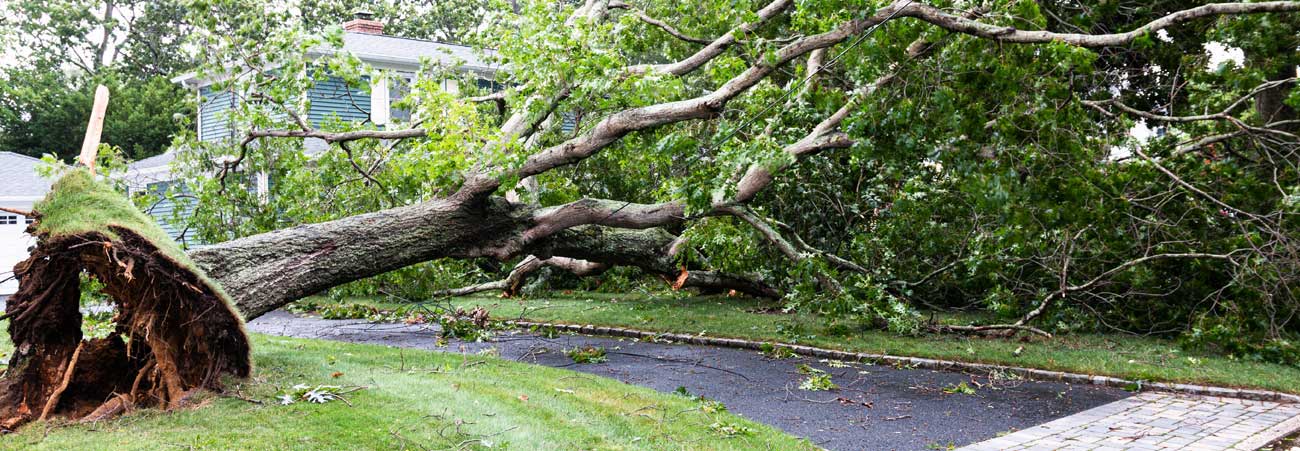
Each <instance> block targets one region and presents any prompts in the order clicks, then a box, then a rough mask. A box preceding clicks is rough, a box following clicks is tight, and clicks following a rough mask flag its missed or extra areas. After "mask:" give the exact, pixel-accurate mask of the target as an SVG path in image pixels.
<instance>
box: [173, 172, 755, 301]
mask: <svg viewBox="0 0 1300 451" xmlns="http://www.w3.org/2000/svg"><path fill="white" fill-rule="evenodd" d="M535 212H536V210H532V209H530V208H528V207H524V206H520V205H518V204H510V203H508V202H506V201H505V200H503V199H500V198H493V197H487V198H483V197H464V196H452V197H450V198H446V199H439V200H433V201H428V202H423V203H420V204H416V205H411V206H406V207H400V208H394V209H390V210H384V211H380V212H375V213H367V214H362V215H357V216H352V217H348V218H343V219H338V220H334V221H329V222H323V223H319V224H308V225H302V226H298V227H293V228H289V229H284V230H279V231H275V232H270V233H264V234H260V235H254V236H250V237H247V238H241V239H237V240H233V241H228V242H225V243H221V244H216V245H212V246H207V247H204V248H201V249H196V250H193V251H191V252H190V253H189V255H190V258H192V259H193V260H194V261H195V263H196V264H198V265H199V267H201V268H202V269H203V270H204V271H206V272H207V274H208V277H211V278H212V279H214V280H216V281H217V282H219V283H220V284H221V286H222V287H224V288H225V290H226V292H227V293H229V295H230V297H231V299H233V300H234V302H235V305H236V307H237V308H238V309H239V311H240V313H241V314H243V316H244V319H245V320H251V319H253V318H256V317H258V316H261V315H263V314H266V313H267V312H270V311H272V310H275V309H277V308H279V307H281V306H283V305H285V304H287V303H290V302H293V301H295V300H298V299H301V298H303V297H306V296H310V295H313V294H316V293H319V292H321V291H324V290H326V289H329V288H331V287H335V286H338V285H342V284H345V283H348V282H352V281H355V280H360V279H364V278H366V277H371V276H376V275H379V274H383V273H386V272H389V271H392V270H395V269H399V268H402V267H406V266H410V265H413V264H416V263H421V262H426V261H430V260H435V259H439V258H448V257H451V258H476V257H493V258H497V259H500V260H505V259H509V258H512V257H515V256H518V255H526V254H532V255H535V256H537V257H538V258H539V259H542V260H546V259H550V258H552V257H566V258H569V259H580V260H585V261H587V262H590V263H593V264H601V265H609V266H635V267H638V268H641V269H643V270H645V271H646V272H649V273H651V274H656V275H660V276H662V277H664V278H665V279H666V280H670V281H671V280H675V279H676V278H677V277H678V276H679V273H680V272H681V268H680V267H679V266H678V265H677V263H676V261H675V250H674V249H673V247H674V246H673V245H674V243H676V241H677V237H676V236H674V235H672V234H670V233H668V232H666V231H664V230H662V229H658V228H652V229H644V230H625V229H611V228H607V227H600V226H579V227H574V228H571V229H566V230H561V231H558V232H555V233H552V234H550V235H547V236H543V237H540V238H538V239H537V240H536V241H532V242H528V241H526V240H525V239H524V237H526V236H530V234H529V233H527V232H529V231H530V230H536V229H537V228H543V227H542V226H539V225H538V224H537V221H536V219H535V216H534V213H535ZM692 272H695V271H692ZM526 273H527V271H525V272H522V273H521V274H519V275H518V276H519V277H523V276H524V275H526ZM489 284H490V285H489V286H486V287H473V288H475V289H474V290H464V291H465V292H469V291H484V290H486V289H508V288H509V287H510V286H511V285H517V284H518V283H517V281H516V283H514V284H511V283H507V284H504V285H501V284H495V283H489ZM498 285H500V286H498ZM467 288H469V287H467ZM678 288H701V289H714V290H724V291H725V290H736V291H738V292H741V293H745V294H749V295H752V296H758V297H769V298H771V297H779V296H780V293H779V292H777V291H776V290H775V289H773V288H771V287H769V286H767V285H766V284H763V283H762V282H759V281H756V280H754V279H752V278H750V277H746V276H742V275H734V274H717V273H712V272H705V273H700V274H698V275H696V276H694V277H688V278H687V279H686V282H685V283H684V284H681V285H680V286H678ZM457 293H460V294H464V293H461V292H460V291H458V292H457ZM448 294H456V293H448Z"/></svg>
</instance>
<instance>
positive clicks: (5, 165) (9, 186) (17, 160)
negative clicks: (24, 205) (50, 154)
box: [0, 152, 50, 200]
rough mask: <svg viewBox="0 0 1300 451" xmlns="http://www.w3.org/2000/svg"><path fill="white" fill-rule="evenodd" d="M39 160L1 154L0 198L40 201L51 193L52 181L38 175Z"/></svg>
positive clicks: (7, 153) (24, 156)
mask: <svg viewBox="0 0 1300 451" xmlns="http://www.w3.org/2000/svg"><path fill="white" fill-rule="evenodd" d="M38 164H41V160H40V159H38V158H32V157H29V156H26V155H20V154H16V153H13V152H0V198H10V199H13V200H19V199H21V200H26V199H28V198H30V199H32V200H38V199H40V198H42V197H45V194H46V193H49V192H50V181H49V180H48V179H45V178H44V177H41V176H40V175H37V174H36V165H38Z"/></svg>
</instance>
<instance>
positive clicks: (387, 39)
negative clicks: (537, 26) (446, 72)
mask: <svg viewBox="0 0 1300 451" xmlns="http://www.w3.org/2000/svg"><path fill="white" fill-rule="evenodd" d="M342 50H343V51H345V52H350V53H352V54H353V55H356V56H357V58H360V59H361V60H362V61H365V62H367V63H370V64H372V65H379V66H397V67H391V68H393V69H406V70H412V71H413V70H415V69H419V68H420V58H430V59H432V60H433V61H435V62H437V63H439V64H441V65H444V66H448V67H453V66H454V67H460V68H463V69H467V70H472V71H475V72H479V73H481V74H484V75H490V74H491V73H492V72H494V71H496V66H495V64H493V63H489V62H487V61H485V60H484V59H483V58H482V57H480V56H479V54H478V53H477V52H475V51H474V48H473V47H469V46H465V45H459V44H447V43H443V42H437V41H426V40H423V39H411V38H402V37H397V36H388V35H382V34H368V33H353V32H345V33H343V49H342ZM338 51H339V49H336V48H334V47H329V46H322V47H317V48H315V49H312V50H310V51H309V52H308V54H309V55H315V56H328V55H333V54H335V53H337V52H338ZM486 52H487V53H489V54H491V53H492V51H491V50H487V51H486Z"/></svg>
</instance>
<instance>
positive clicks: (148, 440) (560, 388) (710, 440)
mask: <svg viewBox="0 0 1300 451" xmlns="http://www.w3.org/2000/svg"><path fill="white" fill-rule="evenodd" d="M5 338H7V337H5ZM253 346H254V347H253V349H254V359H255V362H256V365H257V366H256V369H255V371H254V375H255V376H254V377H253V378H252V379H251V380H248V381H245V382H238V383H232V384H230V385H229V387H228V388H229V390H228V392H229V393H238V394H239V396H240V397H244V398H248V399H255V400H260V401H262V402H263V403H262V404H255V403H251V402H248V401H245V400H241V399H236V397H217V396H208V397H207V398H206V399H203V400H202V404H203V406H202V407H201V408H193V409H186V410H182V411H177V412H170V413H168V412H162V411H158V410H142V411H136V412H133V413H130V414H128V415H126V416H124V417H121V418H118V419H115V420H110V421H106V422H102V423H100V424H93V425H59V424H57V423H56V424H43V423H33V424H29V425H28V426H26V427H24V428H22V429H21V430H20V431H19V432H18V433H16V434H11V435H6V436H0V449H24V450H42V449H49V450H68V449H95V450H100V449H177V448H179V449H187V448H188V449H198V448H209V449H259V450H261V449H349V450H351V449H449V450H471V449H472V450H481V449H528V450H532V449H563V450H575V449H620V450H621V449H629V450H630V449H656V450H657V449H701V450H704V449H708V450H714V449H813V447H812V446H811V445H810V444H808V443H806V442H803V441H800V440H798V439H795V438H793V437H791V436H788V435H785V434H783V433H781V432H779V431H777V430H775V429H773V428H771V427H768V426H764V425H761V424H757V423H753V422H750V421H747V420H744V419H741V418H739V417H736V416H734V415H731V414H728V413H725V412H717V411H715V408H714V407H713V406H712V405H711V404H708V403H703V402H699V401H696V400H692V399H689V398H686V397H683V396H676V395H668V394H661V393H658V392H655V391H653V390H650V389H647V388H642V387H636V386H631V385H627V384H623V383H620V382H618V381H615V380H612V379H606V378H601V377H595V376H590V375H586V374H581V373H577V372H573V371H566V370H560V369H552V368H546V367H540V366H534V365H527V364H522V363H516V362H511V361H506V360H501V359H498V358H494V357H485V356H463V355H455V354H445V353H437V352H430V351H420V350H409V349H408V350H399V349H396V348H389V347H383V346H373V345H359V344H347V343H338V342H328V341H319V340H303V339H293V338H282V337H270V336H265V335H257V334H254V335H253ZM0 348H2V349H3V350H4V351H5V352H6V353H7V352H8V351H9V350H10V347H9V346H8V344H7V343H4V345H3V346H0ZM335 376H337V377H335ZM296 384H307V385H311V386H315V385H320V384H327V385H340V386H365V387H367V388H366V389H363V390H360V391H357V392H354V393H351V394H348V395H346V399H347V400H348V401H349V402H350V403H351V405H350V406H349V405H348V404H346V403H344V402H340V401H334V402H330V403H326V404H311V403H307V402H298V403H295V404H291V405H280V404H279V403H278V402H277V401H276V400H275V397H276V396H277V395H278V394H280V393H282V392H284V391H287V390H288V389H289V388H290V387H292V386H294V385H296Z"/></svg>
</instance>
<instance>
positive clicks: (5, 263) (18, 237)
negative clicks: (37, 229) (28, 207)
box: [0, 212, 36, 295]
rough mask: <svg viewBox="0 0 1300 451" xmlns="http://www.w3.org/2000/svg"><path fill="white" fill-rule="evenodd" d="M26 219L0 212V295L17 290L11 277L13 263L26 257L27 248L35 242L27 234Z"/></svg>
mask: <svg viewBox="0 0 1300 451" xmlns="http://www.w3.org/2000/svg"><path fill="white" fill-rule="evenodd" d="M27 223H28V220H27V218H25V217H22V216H18V215H15V214H13V213H4V212H0V279H7V280H5V281H4V282H3V283H0V295H9V294H13V293H14V292H16V291H18V281H17V280H14V279H13V275H14V265H16V264H18V262H20V261H23V260H26V259H27V248H29V247H31V246H33V245H35V244H36V239H35V238H32V236H31V235H28V234H27V232H25V230H27Z"/></svg>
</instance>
